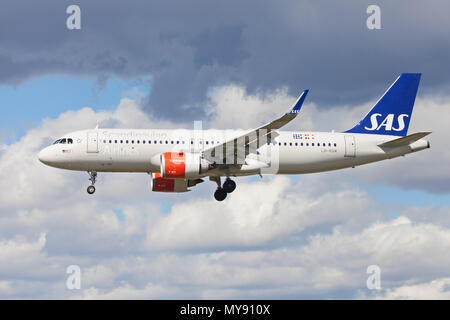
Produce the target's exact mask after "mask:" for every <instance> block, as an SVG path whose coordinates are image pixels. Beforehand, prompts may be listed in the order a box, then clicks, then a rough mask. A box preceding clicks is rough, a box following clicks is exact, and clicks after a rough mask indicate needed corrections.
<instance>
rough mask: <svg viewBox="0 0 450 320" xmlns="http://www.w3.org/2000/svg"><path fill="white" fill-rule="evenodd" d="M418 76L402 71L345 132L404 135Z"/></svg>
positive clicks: (408, 121) (417, 74)
mask: <svg viewBox="0 0 450 320" xmlns="http://www.w3.org/2000/svg"><path fill="white" fill-rule="evenodd" d="M420 76H421V74H420V73H402V74H401V75H400V76H399V77H398V78H397V80H395V82H394V83H393V84H392V85H391V86H390V87H389V89H387V91H386V92H385V93H384V94H383V96H382V97H381V98H380V99H379V100H378V101H377V103H376V104H375V106H374V107H373V108H372V110H370V112H369V113H368V114H367V115H366V116H365V117H364V119H363V120H361V121H360V122H359V123H358V124H357V125H356V126H354V127H353V128H352V129H350V130H348V131H345V132H349V133H369V134H385V135H392V136H406V134H407V133H408V127H409V123H410V121H411V114H412V110H413V107H414V101H415V100H416V94H417V89H418V87H419V82H420Z"/></svg>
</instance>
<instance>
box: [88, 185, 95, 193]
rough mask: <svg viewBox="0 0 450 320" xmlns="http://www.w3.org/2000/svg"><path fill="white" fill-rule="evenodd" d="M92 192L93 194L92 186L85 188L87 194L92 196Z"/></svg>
mask: <svg viewBox="0 0 450 320" xmlns="http://www.w3.org/2000/svg"><path fill="white" fill-rule="evenodd" d="M94 192H95V187H94V186H89V187H87V193H89V194H93V193H94Z"/></svg>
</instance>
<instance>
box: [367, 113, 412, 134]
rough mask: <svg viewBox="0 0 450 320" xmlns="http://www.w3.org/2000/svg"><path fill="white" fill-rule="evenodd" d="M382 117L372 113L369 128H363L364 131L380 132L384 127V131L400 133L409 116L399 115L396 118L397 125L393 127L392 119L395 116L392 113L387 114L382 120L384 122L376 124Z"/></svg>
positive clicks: (379, 114)
mask: <svg viewBox="0 0 450 320" xmlns="http://www.w3.org/2000/svg"><path fill="white" fill-rule="evenodd" d="M382 116H383V115H382V114H381V113H374V114H372V115H371V116H370V122H371V127H364V129H366V130H369V131H374V130H377V131H378V130H380V129H381V128H382V127H384V130H386V131H391V130H394V131H402V130H403V129H405V118H407V117H409V115H407V114H400V115H399V116H398V117H397V123H396V124H395V126H394V117H395V115H394V114H393V113H391V114H388V115H387V116H386V118H384V120H383V121H382V122H381V123H380V124H378V120H379V119H378V118H380V117H382Z"/></svg>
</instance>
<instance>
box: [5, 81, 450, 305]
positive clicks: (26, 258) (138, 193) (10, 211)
mask: <svg viewBox="0 0 450 320" xmlns="http://www.w3.org/2000/svg"><path fill="white" fill-rule="evenodd" d="M244 92H245V91H244V90H243V89H242V88H239V87H235V86H234V87H226V88H222V89H218V91H217V92H213V93H211V105H210V106H209V107H210V108H212V113H211V116H212V120H211V124H212V125H218V126H229V125H230V126H231V125H232V127H239V126H241V127H245V126H253V125H256V124H257V123H255V122H259V121H262V122H264V119H265V120H269V119H270V118H271V117H272V116H273V115H274V114H280V111H281V112H284V111H285V110H286V109H287V108H288V107H289V105H290V104H291V103H292V102H293V101H294V100H295V97H289V96H288V95H287V94H286V92H285V91H283V90H280V91H277V92H275V93H272V94H267V95H261V96H250V97H249V96H247V95H245V93H244ZM226 97H229V100H224V98H226ZM427 103H428V102H427ZM429 105H430V107H428V112H429V113H434V114H436V113H438V112H439V111H440V110H441V108H443V106H442V105H440V104H438V103H435V104H433V103H431V102H430V103H429ZM421 106H424V102H421V101H418V108H417V109H418V110H419V109H420V108H421ZM229 108H231V110H234V111H235V112H236V113H235V114H234V115H231V116H229V117H228V116H227V115H228V114H229V110H228V109H229ZM304 108H305V109H304V112H305V115H306V119H305V120H302V118H300V119H299V124H300V125H301V126H303V124H304V125H305V127H306V126H308V125H310V126H312V124H313V123H314V127H316V125H317V127H320V126H325V125H328V123H329V122H330V119H334V121H336V123H337V124H339V126H340V127H345V126H347V125H348V123H347V122H349V121H350V120H349V119H348V118H349V117H348V114H347V112H346V111H345V112H344V111H339V110H334V109H333V110H328V111H319V110H317V109H316V108H315V106H314V105H313V104H309V105H308V104H307V105H305V107H304ZM362 108H363V107H359V108H358V109H357V111H355V110H356V109H354V110H353V111H352V112H356V113H357V112H362ZM364 108H365V107H364ZM258 109H260V111H261V112H259V113H257V115H256V116H255V113H254V112H252V111H255V110H258ZM240 110H248V112H244V113H242V114H241V116H239V117H235V116H236V114H239V113H238V112H239V111H240ZM307 110H310V111H307ZM308 112H310V113H309V114H308ZM420 112H421V111H418V112H417V114H416V115H415V120H413V122H414V121H418V120H419V118H422V116H421V115H420ZM221 114H222V115H223V117H222V116H221ZM362 114H364V112H362ZM352 117H353V116H352ZM316 118H317V119H319V123H318V124H316V123H315V122H313V121H315V119H316ZM423 119H425V120H424V121H425V122H427V121H429V122H430V126H431V125H435V126H440V127H442V132H446V131H445V130H447V129H446V128H445V127H444V125H445V121H444V120H439V121H436V122H434V123H432V122H431V121H432V119H433V117H432V116H429V117H428V118H427V117H425V116H424V117H423ZM296 121H297V120H296ZM305 121H306V122H305ZM351 121H353V120H351ZM97 122H99V123H100V125H101V126H105V125H107V124H110V125H113V126H117V127H164V126H166V127H174V124H172V123H157V122H155V121H154V120H153V119H152V117H151V116H147V115H145V114H144V113H142V111H140V109H139V105H138V104H137V103H136V102H135V101H133V100H130V99H124V100H122V101H121V103H120V105H119V106H118V108H117V109H116V110H114V111H101V112H94V111H93V110H91V109H89V108H84V109H81V110H78V111H70V112H67V113H64V114H62V115H61V116H60V117H58V118H57V119H46V120H44V121H43V123H42V125H41V126H39V127H38V128H35V129H32V130H30V131H29V132H28V133H27V134H26V136H24V137H23V138H22V139H20V140H19V141H17V142H15V143H14V144H11V145H2V147H1V153H0V179H1V181H5V182H7V183H3V184H1V186H0V194H1V195H2V196H1V201H0V234H1V236H0V296H1V297H57V298H61V297H65V298H87V299H91V298H108V299H109V298H111V299H116V298H138V299H139V298H268V299H270V298H278V297H287V298H289V297H293V298H295V297H305V298H307V297H319V298H329V297H350V298H351V297H358V296H364V297H369V298H373V297H387V298H390V297H393V298H396V297H410V296H413V294H409V295H408V294H406V293H405V290H410V291H411V290H415V289H414V288H416V287H417V286H429V287H430V289H429V290H430V291H429V292H430V295H433V296H436V295H434V293H432V292H434V291H433V290H435V291H436V290H437V291H436V292H437V293H438V294H440V295H441V296H444V297H445V294H446V291H445V290H444V289H442V290H441V291H439V290H440V289H439V288H441V287H440V286H439V285H436V283H438V284H439V283H442V281H444V280H445V279H447V278H448V277H449V276H450V275H449V274H448V270H447V268H446V266H448V265H449V263H450V261H449V260H448V258H447V256H448V255H447V254H446V253H447V252H448V251H449V249H450V247H449V244H450V231H449V224H448V219H447V216H448V214H447V213H448V207H445V206H443V207H441V208H437V207H435V206H433V205H427V206H423V207H420V206H417V205H415V206H409V207H402V208H401V209H400V210H399V211H400V212H399V214H400V217H399V218H397V219H395V220H392V219H390V218H389V213H388V212H387V210H386V208H385V206H384V205H382V204H379V203H377V202H376V201H375V199H374V198H372V197H371V195H370V194H368V193H367V192H366V191H364V190H361V189H359V188H358V187H355V185H354V183H353V182H354V181H353V180H351V179H348V178H345V177H346V176H350V177H352V179H355V180H356V181H358V179H360V180H364V181H380V179H383V178H382V177H381V178H380V176H382V175H381V173H380V171H378V170H381V169H382V170H383V172H386V173H388V175H389V179H390V180H395V177H398V176H399V175H401V172H400V173H398V172H395V170H397V171H400V170H399V169H398V168H397V167H395V166H392V165H391V164H390V162H385V163H382V164H381V165H382V166H384V167H382V168H377V167H373V166H367V168H373V169H368V172H369V171H370V170H373V172H376V173H377V175H378V176H376V174H369V173H370V172H369V173H364V172H363V173H358V174H354V173H351V171H350V170H348V171H345V172H343V173H324V174H318V175H307V176H302V177H301V178H300V179H292V178H288V177H283V176H277V177H270V176H265V177H264V178H263V179H262V180H247V181H246V180H245V178H244V179H238V187H237V189H236V191H235V193H233V194H232V195H231V196H230V197H229V198H228V199H227V200H226V201H225V202H222V203H218V202H216V201H215V200H213V198H212V196H211V194H212V191H213V189H214V187H215V186H214V184H212V183H210V182H205V183H204V184H202V185H199V186H198V188H197V189H196V190H194V191H193V192H190V193H188V194H182V195H164V194H155V193H151V191H150V189H149V185H148V176H147V175H144V174H142V175H138V174H136V175H133V174H102V175H101V176H100V180H99V184H98V191H97V193H96V195H95V197H92V196H91V197H90V196H88V195H87V194H86V192H85V190H84V189H85V186H86V185H87V175H86V174H85V173H77V172H66V171H62V170H57V169H52V168H48V167H45V166H44V165H42V164H40V163H39V162H38V161H37V158H36V154H37V152H38V150H39V149H40V148H41V147H42V146H43V145H45V144H46V143H48V142H49V141H50V140H51V139H55V138H57V137H59V136H60V135H62V134H64V133H66V132H68V131H72V130H78V129H83V128H84V127H94V126H95V124H96V123H97ZM302 123H303V124H302ZM308 123H310V124H308ZM80 124H81V125H82V126H83V128H81V127H80ZM423 125H424V126H426V125H427V124H423ZM339 126H338V125H336V129H339ZM436 136H437V139H442V137H443V136H442V135H441V134H437V135H436ZM50 137H51V139H50ZM432 150H433V149H432ZM424 154H426V153H425V152H424ZM420 157H422V156H421V153H419V154H416V155H413V156H411V157H410V158H411V159H413V160H412V161H409V162H402V161H405V160H408V158H407V159H399V160H398V162H399V163H400V162H401V163H402V164H403V165H407V166H411V167H412V168H414V166H415V164H414V160H416V161H418V162H419V163H420V162H421V161H422V163H424V162H425V163H429V166H432V167H433V168H432V169H430V173H431V174H430V176H431V178H427V175H426V173H427V172H426V171H421V172H412V173H410V174H409V176H410V177H413V178H414V179H438V178H436V176H435V175H434V173H435V172H436V171H439V170H442V171H445V170H444V168H445V166H446V164H445V163H444V161H443V160H445V159H446V157H447V153H446V152H443V154H442V158H439V159H434V160H433V158H432V157H430V158H427V157H428V155H427V156H425V157H426V158H420ZM421 159H422V160H421ZM396 161H397V160H396ZM442 174H443V175H444V176H445V172H443V173H442ZM431 181H432V180H430V183H431ZM205 194H207V195H206V196H205ZM164 203H165V204H170V205H171V208H169V209H168V210H167V209H166V210H164V212H161V204H164ZM117 210H120V211H121V212H122V213H123V216H124V219H119V218H118V217H117V216H116V213H115V211H117ZM167 211H168V212H167ZM72 264H76V265H79V266H80V267H81V269H82V290H81V291H76V290H75V291H69V290H67V289H66V288H65V277H66V276H67V275H66V273H65V272H66V268H67V266H68V265H72ZM371 264H377V265H379V266H380V268H381V270H382V287H383V290H384V291H383V292H382V293H380V294H379V295H376V294H373V293H372V292H368V290H367V289H366V288H365V283H366V277H367V274H366V268H367V266H368V265H371ZM433 281H435V282H433ZM445 281H446V280H445ZM408 288H409V289H408ZM410 288H413V289H410ZM436 288H437V289H436Z"/></svg>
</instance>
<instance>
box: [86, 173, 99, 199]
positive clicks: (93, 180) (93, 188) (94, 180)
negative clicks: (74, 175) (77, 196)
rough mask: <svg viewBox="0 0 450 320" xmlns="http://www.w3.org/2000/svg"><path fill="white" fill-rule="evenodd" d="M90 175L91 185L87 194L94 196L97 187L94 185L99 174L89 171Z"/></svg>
mask: <svg viewBox="0 0 450 320" xmlns="http://www.w3.org/2000/svg"><path fill="white" fill-rule="evenodd" d="M88 174H89V177H90V178H89V181H91V185H90V186H89V187H87V193H89V194H94V192H95V187H94V184H95V182H96V181H97V172H96V171H88Z"/></svg>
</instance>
